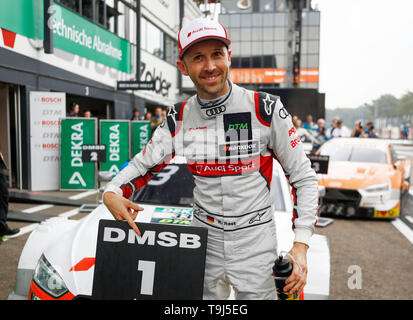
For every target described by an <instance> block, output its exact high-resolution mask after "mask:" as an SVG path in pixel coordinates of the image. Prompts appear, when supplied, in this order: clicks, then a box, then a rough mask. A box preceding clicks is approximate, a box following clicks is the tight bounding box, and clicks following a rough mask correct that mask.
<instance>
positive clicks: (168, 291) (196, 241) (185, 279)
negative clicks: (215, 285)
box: [92, 220, 208, 300]
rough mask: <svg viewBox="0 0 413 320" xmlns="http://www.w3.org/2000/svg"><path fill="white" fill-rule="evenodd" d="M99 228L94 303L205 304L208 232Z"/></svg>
mask: <svg viewBox="0 0 413 320" xmlns="http://www.w3.org/2000/svg"><path fill="white" fill-rule="evenodd" d="M136 224H137V226H138V228H139V230H140V231H141V233H142V236H141V237H138V236H137V234H136V233H135V231H134V230H133V229H132V228H130V227H129V225H128V224H127V223H126V222H125V221H113V220H101V221H100V223H99V231H98V239H97V248H96V263H95V271H94V279H93V290H92V298H93V299H122V300H134V299H136V300H151V299H156V300H160V299H183V300H192V299H202V292H203V282H204V271H205V256H206V243H207V235H208V231H207V229H206V228H200V227H192V226H177V225H166V224H155V223H136Z"/></svg>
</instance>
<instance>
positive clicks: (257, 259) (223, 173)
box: [105, 83, 318, 299]
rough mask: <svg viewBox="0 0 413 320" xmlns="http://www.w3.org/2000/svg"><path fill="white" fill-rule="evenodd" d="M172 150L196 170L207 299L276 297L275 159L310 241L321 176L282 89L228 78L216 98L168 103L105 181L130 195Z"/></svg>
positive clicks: (298, 230) (297, 226) (303, 238)
mask: <svg viewBox="0 0 413 320" xmlns="http://www.w3.org/2000/svg"><path fill="white" fill-rule="evenodd" d="M175 155H181V156H185V157H186V159H187V163H188V168H189V170H190V171H191V172H192V173H193V176H194V178H195V188H194V208H193V214H194V216H193V220H192V225H195V226H204V227H207V228H208V243H207V257H206V268H205V269H206V270H205V277H204V299H223V298H226V295H227V293H229V291H228V290H227V289H228V288H229V287H228V284H231V285H232V286H233V287H234V291H235V293H236V298H237V299H276V291H275V285H274V280H273V277H272V267H273V264H274V261H275V259H276V254H277V252H276V245H277V244H276V234H275V232H276V231H275V230H276V229H275V224H274V221H273V212H272V210H271V204H272V201H273V199H272V197H271V193H270V186H271V177H272V164H273V159H274V158H275V159H277V160H278V161H279V162H280V164H281V166H282V167H283V169H284V170H285V172H286V175H287V177H288V179H289V182H290V184H291V185H292V187H293V190H294V191H296V192H295V195H296V199H297V210H296V213H295V214H294V221H293V227H294V232H295V241H297V242H302V243H306V244H309V240H310V237H311V236H312V234H313V232H314V226H315V223H316V221H317V215H316V212H317V202H318V191H317V179H316V174H315V172H314V170H313V169H312V168H311V164H310V160H309V159H308V158H307V157H306V155H305V153H304V150H303V146H302V144H301V143H300V139H299V137H298V135H297V133H296V130H295V128H294V126H293V124H292V122H291V116H290V115H289V114H288V112H287V111H286V109H285V108H284V107H283V105H282V103H281V101H280V99H279V97H277V96H273V95H270V94H267V93H262V92H254V91H250V90H247V89H244V88H241V87H239V86H237V85H235V84H233V83H231V92H230V94H229V95H228V97H227V98H226V99H224V101H220V103H219V104H218V105H211V106H208V107H206V106H205V105H202V104H201V101H200V100H199V98H198V97H197V96H193V97H191V98H189V99H188V100H187V101H185V102H183V103H178V104H175V105H173V106H171V107H170V108H169V109H168V112H167V118H166V120H165V121H164V122H163V123H162V124H161V125H160V126H159V127H158V128H157V129H156V131H155V133H154V135H153V137H152V139H151V141H150V142H149V143H148V145H147V146H146V148H145V149H144V150H142V152H141V153H139V154H137V155H136V156H135V157H134V158H133V160H131V161H130V163H129V165H128V166H127V167H126V168H125V169H123V170H122V171H121V172H119V174H118V175H117V176H116V177H114V179H113V180H112V181H111V182H110V183H108V184H107V186H106V189H105V192H108V191H112V192H115V193H118V194H120V195H123V196H124V197H126V198H129V197H130V196H131V195H132V194H133V193H134V192H135V191H136V190H138V189H139V188H141V187H142V186H144V185H145V184H146V183H147V181H148V180H149V179H150V178H151V177H152V176H153V175H154V174H156V173H157V172H159V171H161V170H162V168H164V167H165V166H166V165H167V163H168V161H169V160H170V159H171V158H172V157H173V156H175Z"/></svg>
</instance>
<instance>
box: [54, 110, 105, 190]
mask: <svg viewBox="0 0 413 320" xmlns="http://www.w3.org/2000/svg"><path fill="white" fill-rule="evenodd" d="M96 122H97V119H96V118H64V119H61V134H60V135H61V145H60V146H61V166H60V177H61V183H60V189H61V190H88V189H95V188H96V179H95V176H96V164H95V163H94V162H83V161H82V146H83V145H84V144H96V138H97V135H96V129H97V128H96Z"/></svg>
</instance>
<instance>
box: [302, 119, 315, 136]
mask: <svg viewBox="0 0 413 320" xmlns="http://www.w3.org/2000/svg"><path fill="white" fill-rule="evenodd" d="M303 128H304V129H307V130H310V132H311V134H312V135H313V136H315V135H316V134H317V128H318V127H317V125H316V124H315V123H314V121H313V116H312V115H311V114H309V115H308V116H307V118H306V121H304V123H303Z"/></svg>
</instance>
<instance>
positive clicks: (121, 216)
mask: <svg viewBox="0 0 413 320" xmlns="http://www.w3.org/2000/svg"><path fill="white" fill-rule="evenodd" d="M103 203H104V204H105V206H106V207H107V208H108V209H109V211H110V213H111V214H112V216H113V217H114V218H115V219H116V220H119V221H122V220H126V221H127V222H128V224H129V225H130V227H131V228H132V229H133V230H135V232H136V233H137V234H138V235H139V236H141V232H140V230H139V228H138V227H137V226H136V224H135V222H134V221H133V220H135V219H136V216H137V215H138V212H139V211H143V208H142V207H140V206H138V205H137V204H136V203H133V202H132V201H130V200H128V199H126V198H124V197H122V196H120V195H118V194H116V193H114V192H106V193H105V195H104V197H103Z"/></svg>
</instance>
